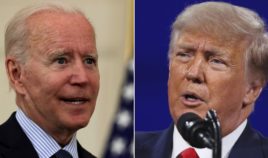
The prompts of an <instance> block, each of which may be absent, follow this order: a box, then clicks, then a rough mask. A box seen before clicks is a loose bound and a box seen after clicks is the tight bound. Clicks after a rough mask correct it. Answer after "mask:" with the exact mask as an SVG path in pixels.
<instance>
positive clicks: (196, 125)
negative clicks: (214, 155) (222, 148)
mask: <svg viewBox="0 0 268 158" xmlns="http://www.w3.org/2000/svg"><path fill="white" fill-rule="evenodd" d="M176 126H177V129H178V131H179V132H180V134H181V136H182V137H183V139H184V140H185V141H187V142H188V143H189V144H190V145H191V146H193V147H196V148H205V147H207V148H210V149H212V148H213V147H214V139H213V138H214V137H213V136H214V135H213V129H211V125H210V123H209V122H207V121H206V120H204V119H202V118H201V117H199V116H198V115H197V114H195V113H192V112H189V113H185V114H183V115H182V116H181V117H180V118H179V119H178V122H177V125H176Z"/></svg>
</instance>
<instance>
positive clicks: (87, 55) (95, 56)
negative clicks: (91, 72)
mask: <svg viewBox="0 0 268 158" xmlns="http://www.w3.org/2000/svg"><path fill="white" fill-rule="evenodd" d="M85 57H93V58H95V59H98V57H99V56H98V54H97V53H87V54H86V55H85Z"/></svg>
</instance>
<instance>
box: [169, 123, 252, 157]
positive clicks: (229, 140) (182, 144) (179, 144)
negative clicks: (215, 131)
mask: <svg viewBox="0 0 268 158" xmlns="http://www.w3.org/2000/svg"><path fill="white" fill-rule="evenodd" d="M246 124H247V120H245V121H244V122H243V123H241V124H240V125H239V126H238V128H236V129H235V130H234V131H233V132H231V133H230V134H228V135H227V136H225V137H223V138H222V158H228V156H229V154H230V151H231V149H232V147H233V146H234V144H235V142H236V141H237V140H238V138H239V137H240V135H241V134H242V132H243V131H244V129H245V127H246ZM190 147H191V146H190V145H189V144H188V143H187V142H186V141H185V140H184V139H183V138H182V136H181V135H180V133H179V132H178V130H177V128H176V126H174V130H173V149H172V155H171V158H176V157H177V156H178V155H179V154H180V153H181V152H182V151H183V150H185V149H187V148H190ZM192 148H193V147H192ZM194 149H195V151H196V152H197V154H198V156H199V158H212V150H211V149H208V148H203V149H199V148H194Z"/></svg>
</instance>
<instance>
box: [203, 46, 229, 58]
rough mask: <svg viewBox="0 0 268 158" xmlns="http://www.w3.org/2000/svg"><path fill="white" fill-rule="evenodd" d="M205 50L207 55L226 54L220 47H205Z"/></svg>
mask: <svg viewBox="0 0 268 158" xmlns="http://www.w3.org/2000/svg"><path fill="white" fill-rule="evenodd" d="M205 52H206V54H207V55H208V56H211V55H217V56H223V55H226V54H228V53H227V52H226V51H224V50H221V49H220V48H213V47H211V48H208V49H206V50H205Z"/></svg>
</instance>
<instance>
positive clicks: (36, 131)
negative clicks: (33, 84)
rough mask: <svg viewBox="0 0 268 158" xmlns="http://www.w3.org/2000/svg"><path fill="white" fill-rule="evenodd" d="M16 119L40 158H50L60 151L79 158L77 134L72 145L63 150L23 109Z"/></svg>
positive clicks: (18, 112)
mask: <svg viewBox="0 0 268 158" xmlns="http://www.w3.org/2000/svg"><path fill="white" fill-rule="evenodd" d="M16 119H17V121H18V123H19V125H20V126H21V127H22V130H23V131H24V133H25V134H26V136H27V137H28V138H29V139H30V141H31V143H32V145H33V147H34V149H35V151H36V152H37V154H38V156H39V158H49V157H51V156H52V155H54V154H55V153H56V152H57V151H58V150H60V149H64V150H66V151H68V152H69V153H70V154H71V155H72V156H73V158H78V151H77V140H76V136H75V134H74V136H73V138H72V140H71V141H70V143H69V144H67V145H66V146H65V147H64V148H61V147H60V145H59V144H58V143H57V142H56V141H55V140H54V139H53V138H52V137H51V136H50V135H48V134H47V133H46V132H45V131H44V130H43V129H41V128H40V127H39V126H38V125H37V124H36V123H34V122H33V121H32V120H31V119H30V118H28V117H27V116H26V115H25V114H24V113H23V111H22V110H21V109H18V110H17V112H16Z"/></svg>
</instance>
